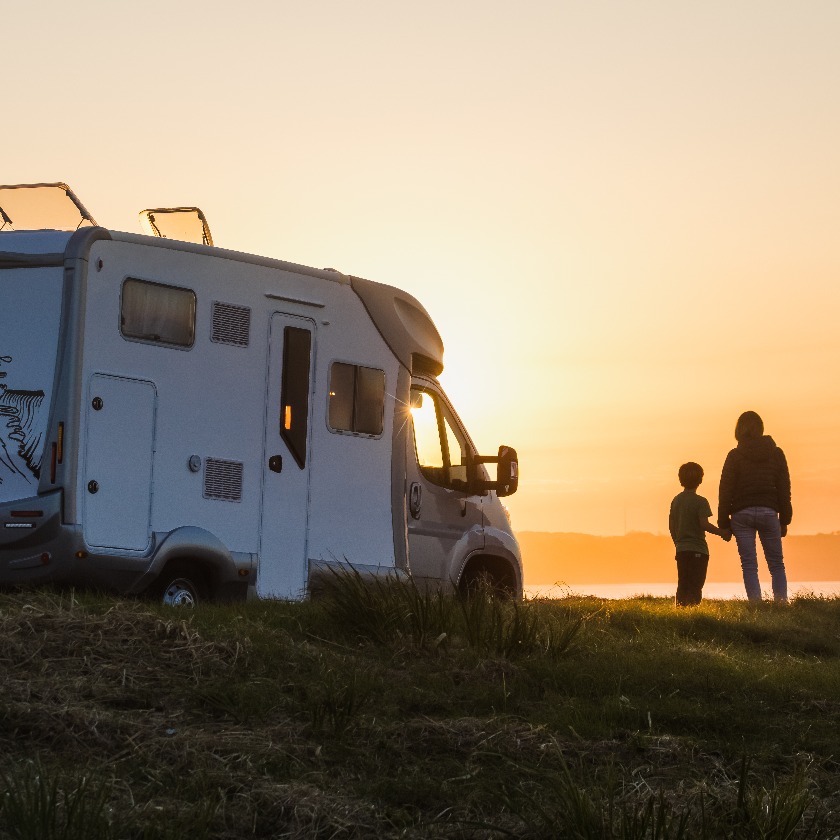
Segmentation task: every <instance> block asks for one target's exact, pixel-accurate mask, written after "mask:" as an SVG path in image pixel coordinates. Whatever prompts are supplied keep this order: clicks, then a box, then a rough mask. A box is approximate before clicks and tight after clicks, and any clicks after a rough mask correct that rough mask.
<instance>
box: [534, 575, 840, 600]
mask: <svg viewBox="0 0 840 840" xmlns="http://www.w3.org/2000/svg"><path fill="white" fill-rule="evenodd" d="M676 591H677V583H676V581H672V582H669V583H574V584H569V585H565V584H559V583H555V584H551V585H545V584H543V585H532V586H527V585H526V586H525V597H526V598H567V597H569V596H586V595H593V596H595V597H596V598H611V599H612V598H635V597H638V596H642V595H651V596H653V597H655V598H673V597H674V594H675V593H676ZM762 591H763V594H764V597H765V598H768V599H770V598H772V597H773V593H772V591H771V589H770V584H769V581H768V582H767V584H766V585H765V584H764V582H763V581H762ZM788 596H789V597H790V598H796V597H797V596H805V597H818V598H836V597H838V596H840V580H806V581H788ZM746 597H747V596H746V593H745V592H744V583H743V581H733V582H731V583H707V584H706V585H705V586H704V587H703V598H705V599H711V600H725V601H728V600H737V599H741V600H746Z"/></svg>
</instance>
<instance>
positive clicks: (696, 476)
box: [678, 461, 703, 490]
mask: <svg viewBox="0 0 840 840" xmlns="http://www.w3.org/2000/svg"><path fill="white" fill-rule="evenodd" d="M678 475H679V479H680V485H681V486H682V487H686V488H688V489H689V490H696V489H697V488H698V487H699V486H700V482H701V481H703V467H701V466H700V464H695V463H694V461H689V462H688V463H687V464H683V465H682V466H681V467H680V471H679V473H678Z"/></svg>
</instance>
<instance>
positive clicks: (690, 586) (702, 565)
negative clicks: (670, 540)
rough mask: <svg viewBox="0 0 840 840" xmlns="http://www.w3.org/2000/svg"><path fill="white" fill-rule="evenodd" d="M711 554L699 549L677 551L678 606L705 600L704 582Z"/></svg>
mask: <svg viewBox="0 0 840 840" xmlns="http://www.w3.org/2000/svg"><path fill="white" fill-rule="evenodd" d="M708 568H709V555H708V554H701V553H700V552H699V551H678V552H677V606H678V607H688V606H691V605H692V604H699V603H700V601H702V600H703V584H704V583H705V582H706V570H707V569H708Z"/></svg>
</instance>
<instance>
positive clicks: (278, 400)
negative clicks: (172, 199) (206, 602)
mask: <svg viewBox="0 0 840 840" xmlns="http://www.w3.org/2000/svg"><path fill="white" fill-rule="evenodd" d="M141 219H142V220H143V221H144V222H145V223H146V227H147V229H148V230H149V231H150V232H151V235H143V234H139V233H137V234H134V233H126V232H120V231H116V230H109V229H106V228H104V227H101V226H99V225H98V224H97V223H96V222H95V220H94V219H93V217H92V216H91V215H90V213H89V212H88V211H87V210H86V208H85V207H84V206H83V205H82V203H81V202H80V201H79V200H78V198H77V197H76V196H75V195H74V194H73V192H72V190H70V188H69V187H68V186H67V185H66V184H35V185H14V186H8V187H0V585H3V586H23V585H36V584H43V583H53V584H58V585H61V584H69V585H74V586H92V587H97V588H103V589H108V590H112V591H116V592H118V593H122V594H141V593H150V594H154V595H155V597H158V598H161V599H162V600H163V601H164V602H165V603H170V604H192V603H197V602H199V601H201V600H203V599H231V598H243V597H249V596H254V595H256V596H259V597H263V598H282V599H299V598H302V597H305V596H306V595H307V593H309V592H311V591H312V588H313V586H315V585H316V584H317V581H318V579H319V576H323V575H325V574H327V573H328V572H329V570H331V569H332V570H336V569H347V568H350V567H352V568H353V569H355V570H357V571H359V572H360V573H362V574H365V575H368V574H370V575H383V574H384V575H411V576H413V577H414V578H415V579H417V580H418V581H423V582H425V583H432V584H436V585H446V586H449V585H450V584H451V585H454V586H456V587H459V588H460V589H462V590H463V589H467V588H469V587H470V586H471V585H474V584H475V582H476V581H478V580H480V579H482V578H483V579H487V580H489V581H490V582H491V583H492V585H493V586H495V587H497V588H498V589H499V590H501V591H504V592H506V593H509V594H510V595H512V596H519V595H521V592H522V563H521V556H520V552H519V548H518V546H517V543H516V539H515V537H514V534H513V532H512V530H511V527H510V524H509V519H508V516H507V512H506V510H505V508H504V506H503V504H502V502H501V497H503V496H505V495H508V494H510V493H513V492H514V491H515V490H516V488H517V483H518V464H517V458H516V453H515V451H514V450H513V449H511V448H509V447H506V446H502V447H500V448H499V450H498V452H497V453H496V454H494V455H492V456H481V455H480V454H479V453H478V451H477V450H476V448H475V446H474V445H473V443H472V441H471V439H470V436H469V435H468V433H467V431H466V429H465V427H464V425H463V424H462V422H461V420H460V419H459V418H458V415H457V414H456V413H455V410H454V409H453V407H452V405H451V403H450V401H449V400H448V399H447V396H446V394H445V393H444V391H443V390H442V388H441V386H440V384H439V382H438V379H437V377H438V375H439V374H440V373H441V371H442V370H443V342H442V340H441V338H440V335H439V333H438V331H437V329H436V327H435V325H434V323H433V322H432V319H431V318H430V317H429V314H428V313H427V312H426V310H425V309H424V308H423V306H422V305H421V304H420V303H419V302H418V301H417V300H416V299H415V298H414V297H412V296H411V295H409V294H407V293H406V292H404V291H401V290H400V289H398V288H395V287H393V286H388V285H383V284H380V283H376V282H373V281H370V280H365V279H362V278H360V277H355V276H352V275H348V274H343V273H341V272H340V271H336V270H333V269H316V268H307V267H305V266H301V265H296V264H293V263H290V262H284V261H281V260H277V259H268V258H264V257H258V256H252V255H247V254H243V253H239V252H236V251H233V250H225V249H222V248H219V247H215V246H214V245H213V241H212V236H211V234H210V230H209V226H208V225H207V222H206V219H205V218H204V216H203V214H201V212H200V211H199V210H198V209H197V208H162V209H160V210H147V211H143V213H141ZM485 464H493V465H495V466H494V468H491V469H490V470H489V471H488V469H487V467H486V466H485ZM494 473H495V474H494ZM491 475H492V478H491Z"/></svg>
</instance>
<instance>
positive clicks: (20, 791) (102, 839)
mask: <svg viewBox="0 0 840 840" xmlns="http://www.w3.org/2000/svg"><path fill="white" fill-rule="evenodd" d="M0 783H2V785H3V794H2V800H0V825H2V827H3V830H4V831H3V834H2V836H3V837H8V838H10V840H91V838H97V840H108V838H111V837H114V836H115V835H114V832H113V830H112V827H111V823H110V821H109V818H108V800H109V798H110V793H111V792H110V790H109V786H108V785H107V784H106V783H105V782H104V781H102V780H99V779H96V778H94V777H93V776H91V775H81V776H71V775H66V774H64V773H61V772H59V771H52V770H49V769H47V768H46V767H45V766H44V765H43V764H42V763H41V762H40V760H36V761H28V762H26V763H25V764H23V765H19V766H18V767H16V768H14V769H13V770H10V771H8V772H6V773H4V774H3V775H2V776H0Z"/></svg>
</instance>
